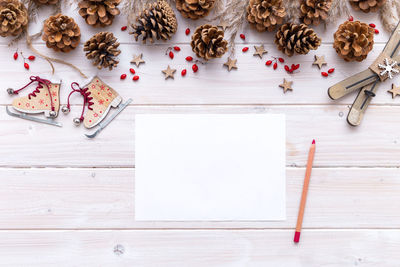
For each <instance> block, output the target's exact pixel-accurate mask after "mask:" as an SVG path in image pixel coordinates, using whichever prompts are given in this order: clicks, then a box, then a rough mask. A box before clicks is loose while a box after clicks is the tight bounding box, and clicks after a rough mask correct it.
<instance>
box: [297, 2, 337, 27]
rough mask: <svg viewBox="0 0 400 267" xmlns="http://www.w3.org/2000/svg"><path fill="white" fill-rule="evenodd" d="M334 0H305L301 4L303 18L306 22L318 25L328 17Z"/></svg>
mask: <svg viewBox="0 0 400 267" xmlns="http://www.w3.org/2000/svg"><path fill="white" fill-rule="evenodd" d="M331 6H332V0H303V2H302V3H301V5H300V12H301V19H302V20H303V23H304V24H307V25H310V24H313V25H318V24H319V23H320V22H321V20H326V19H327V18H328V12H329V10H330V9H331Z"/></svg>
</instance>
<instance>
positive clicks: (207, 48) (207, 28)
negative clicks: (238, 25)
mask: <svg viewBox="0 0 400 267" xmlns="http://www.w3.org/2000/svg"><path fill="white" fill-rule="evenodd" d="M190 45H191V46H192V50H193V52H194V53H195V54H196V55H197V56H198V57H200V58H204V59H205V60H209V59H212V58H219V57H222V55H224V54H225V52H226V51H227V50H228V49H227V45H228V42H227V41H226V40H225V39H224V31H223V30H220V29H218V27H216V26H212V25H210V24H204V25H201V26H199V27H198V28H197V29H196V30H195V32H194V34H193V35H192V41H191V43H190Z"/></svg>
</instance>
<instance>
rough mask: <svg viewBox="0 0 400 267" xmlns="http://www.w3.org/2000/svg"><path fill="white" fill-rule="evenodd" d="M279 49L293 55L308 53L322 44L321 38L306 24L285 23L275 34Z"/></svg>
mask: <svg viewBox="0 0 400 267" xmlns="http://www.w3.org/2000/svg"><path fill="white" fill-rule="evenodd" d="M275 44H276V45H277V46H278V49H279V50H280V51H282V52H283V53H285V54H286V55H287V56H289V57H291V56H293V54H294V53H297V54H303V55H305V54H308V52H310V50H316V49H317V48H318V47H319V46H320V45H321V39H320V38H319V37H318V36H317V34H316V33H315V32H314V30H313V29H311V28H309V27H308V26H307V25H305V24H294V23H286V24H283V25H282V26H281V27H280V28H279V30H278V32H277V33H276V35H275Z"/></svg>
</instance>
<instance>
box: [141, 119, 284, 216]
mask: <svg viewBox="0 0 400 267" xmlns="http://www.w3.org/2000/svg"><path fill="white" fill-rule="evenodd" d="M135 128H136V129H135V136H136V138H135V151H136V152H135V157H136V158H135V166H136V167H135V218H136V220H165V221H170V220H173V221H184V220H190V221H199V220H200V221H204V220H207V221H225V220H284V219H285V217H286V205H285V202H286V201H285V200H286V197H285V187H286V181H285V151H286V149H285V140H286V133H285V117H284V115H269V114H194V115H191V114H184V115H182V114H144V115H136V119H135Z"/></svg>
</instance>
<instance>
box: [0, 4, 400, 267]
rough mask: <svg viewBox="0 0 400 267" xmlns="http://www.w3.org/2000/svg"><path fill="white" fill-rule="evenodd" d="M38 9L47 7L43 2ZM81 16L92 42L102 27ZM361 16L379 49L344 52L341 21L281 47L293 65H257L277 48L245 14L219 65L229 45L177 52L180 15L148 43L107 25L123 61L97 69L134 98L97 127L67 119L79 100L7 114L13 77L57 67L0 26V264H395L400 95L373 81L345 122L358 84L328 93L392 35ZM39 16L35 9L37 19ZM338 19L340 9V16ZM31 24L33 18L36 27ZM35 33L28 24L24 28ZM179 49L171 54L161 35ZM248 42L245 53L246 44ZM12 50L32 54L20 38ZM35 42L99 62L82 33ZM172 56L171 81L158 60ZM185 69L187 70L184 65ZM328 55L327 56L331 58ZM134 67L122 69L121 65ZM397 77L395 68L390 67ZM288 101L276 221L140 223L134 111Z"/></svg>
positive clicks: (267, 106)
mask: <svg viewBox="0 0 400 267" xmlns="http://www.w3.org/2000/svg"><path fill="white" fill-rule="evenodd" d="M44 13H46V12H44ZM64 13H66V14H70V15H72V16H73V17H75V18H76V21H77V22H78V23H79V25H80V27H81V30H82V40H83V41H86V40H87V39H89V38H90V37H91V36H92V35H93V34H94V33H96V32H97V31H98V29H93V28H90V27H89V26H87V25H86V24H85V23H84V21H83V19H82V18H80V17H79V15H78V14H77V10H74V9H71V10H66V11H65V12H64ZM353 15H354V17H355V18H356V19H361V20H362V21H365V22H368V23H371V22H373V23H375V24H377V27H378V28H379V30H380V31H381V33H380V34H379V35H376V38H375V40H376V44H375V47H374V50H373V51H372V52H371V54H370V56H368V58H367V59H366V60H365V61H364V62H362V63H361V64H360V63H345V62H344V61H343V60H342V59H340V58H339V57H338V56H337V55H336V52H335V51H334V49H333V48H332V41H333V33H334V31H335V30H336V27H337V25H331V26H329V27H328V29H327V30H326V31H324V29H323V27H322V26H321V27H318V28H317V32H318V34H319V35H320V36H321V37H322V38H323V44H322V45H321V47H320V48H319V50H318V51H316V52H315V51H312V52H311V53H310V54H309V55H306V56H295V57H293V58H290V59H287V58H286V57H285V58H286V59H287V62H288V63H290V64H291V63H300V64H301V67H300V71H299V73H297V74H295V75H293V76H290V75H287V74H286V73H285V71H284V70H283V66H280V67H279V69H278V70H276V71H273V70H272V68H271V67H269V68H268V67H266V66H265V65H264V63H265V61H266V60H267V58H269V57H270V56H281V54H280V53H279V52H278V51H277V50H276V48H275V45H274V44H273V34H271V33H256V32H255V31H254V30H252V29H250V28H249V27H248V25H245V28H244V29H243V32H244V33H245V34H246V41H245V42H243V41H242V40H240V39H239V40H238V41H237V59H238V67H239V69H238V70H233V71H231V72H228V71H227V70H226V68H223V67H222V63H224V62H225V60H226V59H225V57H224V58H222V59H218V60H213V61H210V62H209V63H208V64H207V65H205V66H202V65H201V66H199V67H200V69H199V71H198V73H196V74H193V73H192V71H191V67H190V65H189V64H188V63H187V62H185V60H184V58H185V57H186V56H188V55H192V53H191V49H190V45H189V41H190V37H189V36H186V35H185V34H184V31H185V29H186V28H187V27H190V28H191V30H192V32H193V30H194V29H195V26H196V25H199V24H200V23H201V22H200V21H197V22H192V21H187V20H183V19H182V18H181V17H180V15H179V14H178V17H179V30H178V33H177V34H176V35H175V37H174V38H173V39H172V40H171V41H170V42H168V43H157V44H155V45H148V46H143V45H140V43H139V44H138V43H135V42H133V38H132V36H130V35H128V33H127V32H121V31H120V27H121V26H122V25H124V24H125V18H124V17H122V16H121V17H119V18H117V19H116V20H115V22H114V25H113V26H112V27H110V28H109V29H108V30H109V31H114V33H115V35H116V36H117V37H118V38H119V40H120V42H121V46H120V47H121V50H122V51H123V52H122V54H121V56H120V59H121V63H120V65H119V67H118V68H117V69H116V70H114V71H111V72H109V71H107V70H105V71H100V72H98V74H99V75H100V76H101V77H102V78H103V79H104V81H105V82H107V83H108V84H110V85H111V86H113V87H114V88H116V89H117V91H118V92H119V93H120V94H121V95H122V96H123V97H124V99H127V98H128V97H132V98H133V99H134V103H133V104H132V105H130V106H129V107H128V108H127V109H126V110H125V111H124V112H123V113H122V114H121V115H120V116H118V117H117V119H116V120H115V121H114V122H113V123H112V124H111V125H110V126H109V127H108V128H107V129H105V130H104V131H103V132H102V133H101V134H100V135H99V136H98V137H96V138H95V139H94V140H88V139H86V138H85V137H84V136H83V134H84V133H85V132H86V131H85V129H83V127H78V128H77V127H74V126H73V124H72V118H74V117H76V116H78V115H79V114H80V111H81V110H80V107H81V106H79V104H81V101H82V99H81V98H80V97H78V96H75V97H73V98H72V101H73V103H74V104H76V105H74V106H73V108H72V112H71V113H70V114H69V115H68V116H64V115H63V114H60V115H59V120H60V121H61V122H62V123H63V124H64V127H63V128H57V127H53V126H47V125H43V124H38V123H34V122H29V121H23V120H19V119H16V118H12V117H9V116H8V115H7V114H6V112H5V110H4V109H5V107H4V106H5V105H8V104H10V103H11V101H12V100H11V98H10V97H9V96H8V95H7V93H6V91H5V89H6V88H8V87H15V88H16V87H18V86H20V85H23V84H24V83H25V81H27V79H28V77H29V76H30V75H40V76H43V77H46V78H51V76H49V74H50V68H49V65H48V64H47V62H45V61H44V60H42V59H40V58H38V59H37V60H36V61H35V62H34V63H31V70H30V71H29V72H28V71H26V70H25V69H24V68H23V66H22V63H21V61H17V62H15V61H14V60H13V59H12V55H13V53H14V51H15V47H12V48H10V47H8V46H7V43H8V41H9V39H4V38H1V39H0V41H1V45H0V53H1V57H0V73H1V81H0V83H1V88H3V89H4V91H3V93H2V94H0V103H1V105H2V108H3V111H2V112H1V113H0V120H1V127H0V148H1V149H0V167H1V168H0V177H1V178H0V265H2V266H174V267H175V266H307V267H308V266H357V265H359V266H399V265H400V253H399V251H400V230H399V226H400V169H399V168H398V167H399V165H400V106H399V104H400V98H398V99H394V100H393V99H392V98H391V95H390V94H389V93H387V92H386V91H387V90H389V89H390V86H391V83H390V82H387V83H385V84H384V85H383V86H381V88H380V90H379V91H378V95H377V97H375V98H374V99H373V102H372V105H371V107H370V108H369V109H368V111H367V115H366V117H365V119H364V121H363V123H362V125H361V126H360V127H358V128H351V127H350V126H348V125H347V123H346V115H347V111H348V107H349V104H351V103H352V101H353V100H354V97H355V94H354V95H351V96H349V97H347V98H345V99H343V100H341V101H336V102H333V101H331V100H330V99H329V98H328V95H327V88H328V86H329V85H332V84H334V83H336V82H338V81H340V80H342V79H343V78H345V77H347V76H348V75H351V74H353V73H356V72H358V71H361V70H364V69H365V68H367V66H369V65H370V64H371V63H372V62H373V60H374V59H375V57H376V56H377V55H378V54H379V53H380V52H381V50H382V49H383V46H384V44H385V42H386V40H387V39H388V36H389V34H388V33H386V32H385V31H384V30H383V28H382V27H381V24H380V22H379V19H378V15H377V14H370V15H363V14H361V13H358V12H353ZM45 17H46V16H45V15H43V16H41V19H39V21H41V20H42V19H43V18H45ZM344 20H345V18H342V19H340V20H339V21H340V22H342V21H344ZM36 29H37V27H36ZM30 31H31V33H32V32H34V31H35V29H34V28H31V29H30ZM259 44H264V45H265V47H266V49H267V50H268V51H269V53H268V54H267V55H265V56H264V58H263V60H260V59H259V58H258V57H253V56H252V53H253V46H254V45H259ZM171 45H179V46H180V47H181V49H182V51H181V52H179V53H176V55H175V59H174V60H171V59H170V58H169V57H168V56H166V55H164V52H165V50H166V49H167V47H168V46H171ZM244 46H249V47H250V50H249V51H248V52H247V53H242V52H241V49H242V47H244ZM18 47H19V50H20V51H23V52H25V54H26V55H28V54H29V50H28V49H27V48H26V46H25V45H24V43H23V42H21V43H20V44H19V45H18ZM35 47H36V48H37V49H38V50H40V51H42V52H44V53H46V54H48V55H51V56H55V57H59V58H63V59H66V60H68V61H70V62H71V63H73V64H76V65H78V66H79V67H81V68H82V70H83V71H84V72H85V73H87V74H89V75H94V74H96V73H97V69H96V68H94V67H92V66H91V63H90V62H89V61H87V60H86V59H84V53H83V51H82V46H81V47H79V48H78V49H76V51H73V52H71V53H69V54H67V55H60V54H56V53H53V52H52V51H50V50H49V49H47V48H46V47H45V45H44V44H43V42H42V41H38V42H37V43H35ZM138 53H143V54H144V56H143V58H144V59H145V60H146V63H145V64H144V65H141V66H140V67H139V68H137V67H135V69H136V70H137V73H138V74H139V75H140V81H139V82H133V81H131V80H130V79H126V80H125V81H120V79H119V76H120V74H122V73H124V72H125V73H128V72H129V71H128V70H129V68H130V64H129V62H130V60H131V58H132V55H133V54H138ZM315 54H317V55H325V56H326V59H327V61H328V64H329V67H334V68H335V69H336V70H335V72H334V74H333V75H332V76H331V77H329V78H324V77H322V76H321V75H320V70H319V69H318V68H317V67H316V66H312V65H311V64H312V62H313V59H314V55H315ZM168 64H170V65H171V66H172V67H174V68H176V69H178V71H177V74H176V75H175V80H167V81H165V80H164V78H163V75H162V73H161V70H162V69H165V68H166V67H167V65H168ZM183 68H187V69H188V74H187V76H186V77H184V78H183V77H181V76H180V71H181V70H182V69H183ZM327 69H328V67H325V70H327ZM56 72H57V75H58V76H59V77H62V79H63V84H64V87H63V89H62V100H63V102H64V103H65V101H66V96H67V93H68V92H69V85H70V83H71V82H73V81H77V82H82V81H83V79H81V78H80V77H79V76H78V74H77V73H76V72H74V71H72V70H71V69H69V68H68V67H65V66H63V65H59V64H56ZM128 77H130V76H129V75H128ZM284 77H285V78H288V79H290V80H293V81H294V84H293V87H294V91H293V92H288V93H286V94H283V92H282V89H280V88H279V87H278V85H279V84H280V83H281V82H282V80H283V78H284ZM395 83H397V85H399V84H400V79H397V80H395ZM165 112H168V113H285V114H286V116H287V220H286V221H283V222H137V221H135V217H134V214H135V213H134V179H135V178H134V175H135V161H134V158H135V148H134V135H135V133H134V123H135V122H134V115H135V114H137V113H165ZM313 138H315V139H316V140H317V144H318V147H317V154H316V160H315V168H314V170H313V176H312V180H311V186H310V191H309V199H308V204H307V208H306V214H305V219H304V230H303V232H302V237H301V243H300V244H299V245H294V244H293V242H292V239H293V233H294V230H293V228H294V226H295V222H296V217H297V210H298V204H299V198H300V191H301V188H302V183H303V175H304V172H305V169H304V166H305V163H306V158H307V151H308V148H309V145H310V142H311V140H312V139H313Z"/></svg>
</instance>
